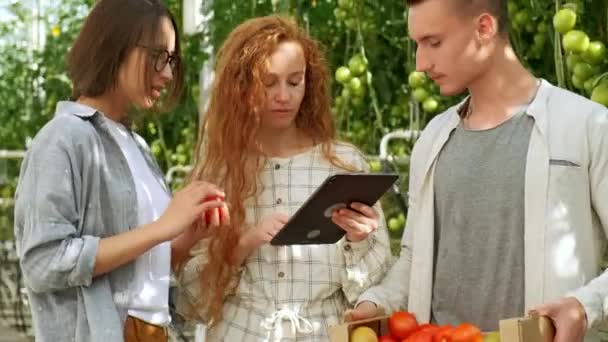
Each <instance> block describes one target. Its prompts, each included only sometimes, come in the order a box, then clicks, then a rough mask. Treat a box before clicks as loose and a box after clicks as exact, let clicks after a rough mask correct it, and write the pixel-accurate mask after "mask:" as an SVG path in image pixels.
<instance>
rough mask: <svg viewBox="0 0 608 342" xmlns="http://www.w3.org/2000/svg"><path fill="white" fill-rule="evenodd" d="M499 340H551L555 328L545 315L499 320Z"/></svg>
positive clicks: (508, 341)
mask: <svg viewBox="0 0 608 342" xmlns="http://www.w3.org/2000/svg"><path fill="white" fill-rule="evenodd" d="M499 328H500V340H501V341H505V342H553V337H554V336H555V328H554V327H553V323H552V322H551V320H550V319H549V318H547V317H539V316H535V317H519V318H510V319H504V320H501V321H500V322H499Z"/></svg>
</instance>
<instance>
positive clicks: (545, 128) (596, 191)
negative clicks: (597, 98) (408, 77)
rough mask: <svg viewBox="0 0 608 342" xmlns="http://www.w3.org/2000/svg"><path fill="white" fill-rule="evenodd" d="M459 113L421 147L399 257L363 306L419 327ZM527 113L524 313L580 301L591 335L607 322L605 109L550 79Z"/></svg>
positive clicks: (434, 128)
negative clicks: (437, 199)
mask: <svg viewBox="0 0 608 342" xmlns="http://www.w3.org/2000/svg"><path fill="white" fill-rule="evenodd" d="M458 107H459V106H454V107H452V108H450V109H448V110H447V111H446V112H445V113H443V114H441V115H439V116H437V117H436V118H434V119H433V120H432V121H431V122H430V123H429V124H428V126H427V127H426V128H425V130H424V132H423V134H422V135H421V137H420V138H419V140H418V142H417V143H416V146H415V147H414V150H413V152H412V157H411V165H410V181H409V213H408V220H407V226H406V228H405V232H404V235H403V240H402V250H401V255H400V257H399V259H398V260H397V261H396V263H395V264H394V266H393V268H392V269H391V270H390V271H389V273H388V274H387V276H386V277H385V279H384V280H383V282H382V283H381V284H379V285H377V286H375V287H372V288H371V289H369V290H368V291H367V292H366V293H364V294H363V295H362V296H361V297H360V299H359V301H364V300H369V301H372V302H375V303H377V304H378V305H380V306H383V307H384V308H385V309H387V310H388V311H394V310H397V309H399V308H404V307H405V306H406V304H407V309H408V310H409V311H411V312H413V313H415V314H416V316H417V317H418V320H419V321H424V322H426V321H428V320H429V319H430V314H431V295H432V288H433V286H432V285H433V284H432V281H433V248H434V244H433V240H434V236H433V235H434V222H433V221H434V198H433V196H434V195H433V183H434V176H435V166H436V161H437V156H438V154H439V152H440V151H441V149H442V148H443V146H444V144H445V143H446V141H447V140H448V138H449V136H450V133H451V132H452V130H454V129H455V128H456V127H457V125H458V123H459V120H460V117H459V116H458V112H457V110H458ZM526 114H527V115H530V116H531V117H533V118H534V122H535V124H534V128H533V130H532V134H531V137H530V145H529V148H528V155H527V162H526V174H525V198H524V200H525V227H524V231H525V233H524V234H525V236H524V245H525V247H524V251H525V252H524V253H525V307H526V310H529V309H531V308H533V307H535V306H536V305H538V304H541V303H544V302H547V301H551V300H554V299H557V298H559V297H563V296H566V295H570V296H574V297H576V298H577V299H578V300H579V301H580V302H581V303H582V304H583V306H584V307H585V309H586V312H587V319H588V322H589V328H590V329H591V328H592V327H596V326H597V325H598V324H600V323H602V321H604V320H605V318H608V317H607V316H606V315H607V314H608V273H602V271H601V269H602V268H601V267H602V266H601V264H602V260H603V255H604V250H605V248H604V247H605V246H606V242H607V238H606V237H607V235H608V110H607V109H606V108H605V107H603V106H601V105H599V104H596V103H593V102H591V101H589V100H587V99H585V98H583V97H580V96H578V95H576V94H574V93H571V92H568V91H566V90H563V89H560V88H558V87H555V86H553V85H551V84H550V83H548V82H547V81H545V80H543V81H542V84H541V86H540V88H539V90H538V93H537V96H536V98H535V99H534V101H533V102H532V103H531V105H530V106H529V108H528V109H527V112H526ZM471 167H474V166H471ZM454 248H459V246H454ZM408 285H409V286H408ZM488 292H491V289H488ZM523 314H525V313H522V315H523ZM505 318H507V317H505ZM592 335H595V333H594V332H592V331H590V332H589V335H588V338H589V337H591V336H592ZM589 340H592V339H589Z"/></svg>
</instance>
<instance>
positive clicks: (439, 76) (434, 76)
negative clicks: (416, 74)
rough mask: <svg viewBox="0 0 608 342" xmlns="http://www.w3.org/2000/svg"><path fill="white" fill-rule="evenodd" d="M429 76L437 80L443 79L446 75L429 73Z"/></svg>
mask: <svg viewBox="0 0 608 342" xmlns="http://www.w3.org/2000/svg"><path fill="white" fill-rule="evenodd" d="M429 77H430V78H431V79H432V80H433V81H435V82H437V81H438V80H440V79H442V78H443V77H444V75H429Z"/></svg>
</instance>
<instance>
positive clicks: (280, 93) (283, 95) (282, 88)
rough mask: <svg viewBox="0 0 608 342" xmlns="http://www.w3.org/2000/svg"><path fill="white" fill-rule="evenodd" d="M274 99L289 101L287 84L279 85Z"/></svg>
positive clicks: (282, 101)
mask: <svg viewBox="0 0 608 342" xmlns="http://www.w3.org/2000/svg"><path fill="white" fill-rule="evenodd" d="M274 99H275V101H277V102H281V103H284V102H287V101H289V89H287V85H285V84H280V85H279V86H278V87H277V89H276V92H275V94H274Z"/></svg>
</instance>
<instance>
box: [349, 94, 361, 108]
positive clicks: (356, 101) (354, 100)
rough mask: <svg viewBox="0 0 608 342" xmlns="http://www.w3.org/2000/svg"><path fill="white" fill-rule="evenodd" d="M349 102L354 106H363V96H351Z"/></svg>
mask: <svg viewBox="0 0 608 342" xmlns="http://www.w3.org/2000/svg"><path fill="white" fill-rule="evenodd" d="M350 102H351V103H352V104H353V106H354V107H355V108H361V107H362V106H363V98H362V97H361V96H353V97H352V98H351V99H350Z"/></svg>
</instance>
